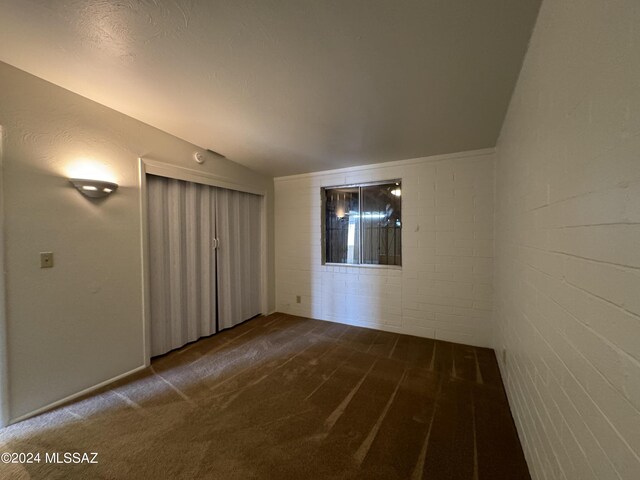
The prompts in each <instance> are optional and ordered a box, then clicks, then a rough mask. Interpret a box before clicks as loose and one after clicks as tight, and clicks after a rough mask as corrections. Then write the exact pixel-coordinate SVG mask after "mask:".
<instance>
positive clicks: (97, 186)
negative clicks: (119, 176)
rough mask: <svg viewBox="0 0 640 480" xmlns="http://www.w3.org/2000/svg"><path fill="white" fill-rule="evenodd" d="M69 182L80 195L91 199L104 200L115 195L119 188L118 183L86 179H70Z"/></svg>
mask: <svg viewBox="0 0 640 480" xmlns="http://www.w3.org/2000/svg"><path fill="white" fill-rule="evenodd" d="M69 181H70V182H71V183H72V184H73V186H74V187H76V188H77V189H78V191H79V192H80V193H82V194H83V195H85V196H87V197H90V198H102V197H106V196H107V195H109V194H111V193H113V192H115V191H116V189H117V188H118V184H117V183H113V182H104V181H102V180H89V179H86V178H70V179H69Z"/></svg>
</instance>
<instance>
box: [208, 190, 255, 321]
mask: <svg viewBox="0 0 640 480" xmlns="http://www.w3.org/2000/svg"><path fill="white" fill-rule="evenodd" d="M216 195H217V205H216V206H217V214H216V231H217V236H218V238H219V239H220V245H219V248H218V265H217V277H218V302H219V308H218V326H219V328H220V329H221V330H222V329H225V328H229V327H232V326H234V325H237V324H239V323H241V322H243V321H245V320H248V319H249V318H251V317H254V316H256V315H258V314H260V313H261V306H262V305H261V291H260V278H261V271H262V265H261V261H260V251H261V245H260V239H261V222H260V218H261V202H262V199H261V197H260V196H258V195H252V194H250V193H244V192H238V191H235V190H226V189H223V188H219V189H217V191H216Z"/></svg>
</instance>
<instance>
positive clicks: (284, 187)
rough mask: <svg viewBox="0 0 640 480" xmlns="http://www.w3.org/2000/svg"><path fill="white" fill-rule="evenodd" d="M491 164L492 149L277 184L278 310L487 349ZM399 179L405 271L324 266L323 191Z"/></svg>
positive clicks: (283, 180) (292, 178) (284, 179)
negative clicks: (299, 298) (297, 296)
mask: <svg viewBox="0 0 640 480" xmlns="http://www.w3.org/2000/svg"><path fill="white" fill-rule="evenodd" d="M493 161H494V159H493V151H492V150H490V151H479V152H467V153H462V154H455V155H444V156H438V157H430V158H421V159H415V160H405V161H398V162H390V163H385V164H381V165H380V164H379V165H369V166H365V167H354V168H347V169H341V170H332V171H329V172H320V173H316V174H307V175H296V176H290V177H279V178H276V180H275V191H276V207H275V218H276V220H275V222H276V292H277V294H276V305H277V309H278V310H279V311H282V312H286V313H291V314H296V315H303V316H308V317H312V318H317V319H323V320H331V321H335V322H341V323H347V324H352V325H361V326H365V327H371V328H379V329H383V330H390V331H395V332H403V333H409V334H412V335H419V336H424V337H430V338H439V339H443V340H451V341H456V342H463V343H467V344H473V345H484V346H487V345H490V343H491V341H490V335H491V325H490V321H491V315H492V304H491V301H492V270H493V263H492V256H493V168H494V165H493ZM396 178H401V179H402V217H403V229H402V235H403V245H402V253H403V266H402V268H401V269H398V268H397V267H395V268H394V267H382V268H379V267H378V268H375V267H357V266H344V267H334V266H324V265H322V255H321V254H322V245H321V216H322V212H321V195H320V189H321V187H324V186H332V185H341V184H349V183H359V182H369V181H377V180H389V179H396ZM296 295H300V296H301V297H302V302H301V303H300V304H297V303H296Z"/></svg>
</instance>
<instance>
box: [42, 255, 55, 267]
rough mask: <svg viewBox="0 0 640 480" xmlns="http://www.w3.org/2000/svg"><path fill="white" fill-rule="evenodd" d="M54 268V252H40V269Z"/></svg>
mask: <svg viewBox="0 0 640 480" xmlns="http://www.w3.org/2000/svg"><path fill="white" fill-rule="evenodd" d="M51 267H53V252H40V268H51Z"/></svg>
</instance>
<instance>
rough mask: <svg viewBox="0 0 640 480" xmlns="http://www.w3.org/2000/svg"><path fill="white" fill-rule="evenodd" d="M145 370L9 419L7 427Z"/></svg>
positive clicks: (132, 371) (129, 372) (135, 369)
mask: <svg viewBox="0 0 640 480" xmlns="http://www.w3.org/2000/svg"><path fill="white" fill-rule="evenodd" d="M145 368H147V366H146V365H141V366H139V367H136V368H134V369H133V370H129V371H128V372H125V373H122V374H120V375H116V376H115V377H113V378H110V379H109V380H105V381H104V382H100V383H98V384H97V385H94V386H93V387H89V388H85V389H84V390H81V391H79V392H78V393H74V394H73V395H69V396H68V397H64V398H62V399H60V400H56V401H55V402H53V403H49V404H48V405H45V406H44V407H40V408H37V409H36V410H32V411H31V412H29V413H25V414H24V415H20V416H19V417H17V418H10V419H9V423H8V424H7V425H11V424H13V423H18V422H21V421H23V420H26V419H27V418H30V417H33V416H35V415H39V414H40V413H44V412H46V411H47V410H51V409H53V408H55V407H58V406H60V405H62V404H63V403H66V402H69V401H71V400H74V399H76V398H78V397H81V396H82V395H86V394H87V393H91V392H93V391H94V390H97V389H99V388H102V387H104V386H106V385H109V384H110V383H113V382H116V381H118V380H120V379H121V378H124V377H128V376H129V375H132V374H134V373H136V372H139V371H140V370H144V369H145Z"/></svg>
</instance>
